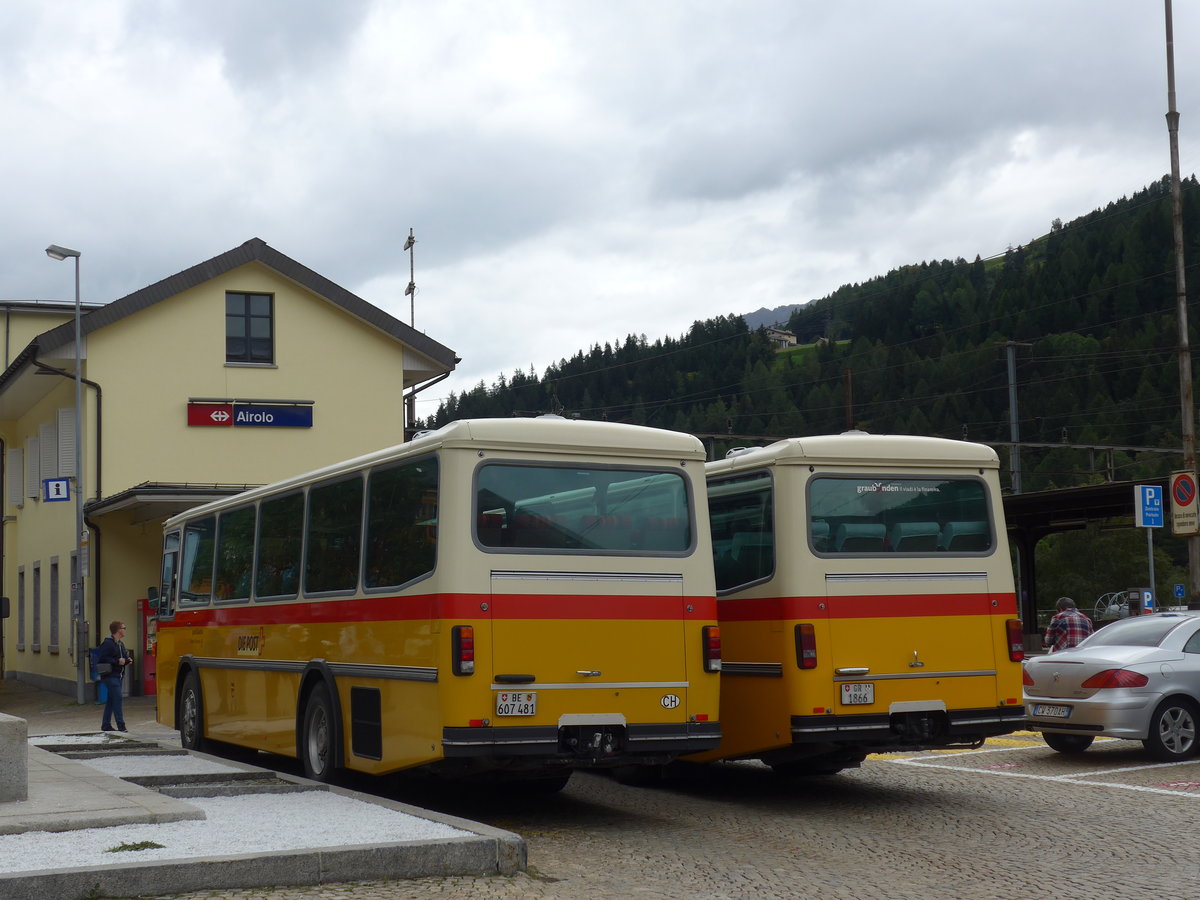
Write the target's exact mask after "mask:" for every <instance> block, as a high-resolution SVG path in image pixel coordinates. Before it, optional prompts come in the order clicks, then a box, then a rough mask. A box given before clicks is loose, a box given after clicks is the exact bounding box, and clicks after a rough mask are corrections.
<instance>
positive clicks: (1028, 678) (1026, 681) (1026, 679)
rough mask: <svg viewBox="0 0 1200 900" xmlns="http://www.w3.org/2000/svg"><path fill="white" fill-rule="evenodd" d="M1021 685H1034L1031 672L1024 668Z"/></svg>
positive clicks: (1022, 669)
mask: <svg viewBox="0 0 1200 900" xmlns="http://www.w3.org/2000/svg"><path fill="white" fill-rule="evenodd" d="M1021 684H1023V685H1025V686H1026V687H1030V686H1032V685H1033V676H1032V675H1030V674H1029V670H1028V669H1026V668H1025V667H1024V666H1021Z"/></svg>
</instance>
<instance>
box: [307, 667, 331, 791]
mask: <svg viewBox="0 0 1200 900" xmlns="http://www.w3.org/2000/svg"><path fill="white" fill-rule="evenodd" d="M336 734H337V723H336V722H335V721H334V719H333V703H332V702H330V699H329V688H328V687H326V686H325V685H324V684H323V683H322V684H318V685H317V686H316V687H314V688H313V689H312V693H311V694H309V695H308V703H307V704H305V707H304V728H303V730H302V732H301V735H300V763H301V765H302V766H303V767H304V777H305V778H308V779H311V780H312V781H320V782H328V781H329V780H330V778H332V777H333V763H334V758H335V757H334V735H336Z"/></svg>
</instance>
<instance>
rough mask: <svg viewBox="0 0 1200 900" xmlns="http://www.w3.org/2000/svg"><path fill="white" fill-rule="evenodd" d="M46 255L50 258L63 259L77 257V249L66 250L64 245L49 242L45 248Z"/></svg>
mask: <svg viewBox="0 0 1200 900" xmlns="http://www.w3.org/2000/svg"><path fill="white" fill-rule="evenodd" d="M46 255H47V256H48V257H50V258H51V259H57V260H64V259H67V258H69V257H74V258H76V259H78V258H79V255H80V254H79V251H78V250H68V249H67V248H66V247H60V246H58V244H51V245H50V246H49V247H47V248H46Z"/></svg>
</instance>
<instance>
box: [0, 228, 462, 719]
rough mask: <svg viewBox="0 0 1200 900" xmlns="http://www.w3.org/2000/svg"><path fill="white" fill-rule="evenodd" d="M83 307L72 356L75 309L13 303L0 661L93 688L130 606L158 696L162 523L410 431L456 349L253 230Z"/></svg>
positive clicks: (8, 315)
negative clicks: (99, 661) (111, 635)
mask: <svg viewBox="0 0 1200 900" xmlns="http://www.w3.org/2000/svg"><path fill="white" fill-rule="evenodd" d="M75 264H76V265H78V260H75ZM63 275H64V280H67V279H68V278H69V275H68V273H67V271H66V270H64V272H63ZM80 308H81V315H80V323H79V324H80V333H81V335H82V340H81V341H80V345H79V352H78V353H76V346H75V304H74V303H46V302H34V301H12V302H7V303H6V302H2V301H0V315H3V317H4V322H3V328H4V331H3V345H4V362H5V368H4V371H3V373H2V374H0V442H2V444H3V453H2V454H0V460H2V464H3V476H2V477H0V487H2V489H3V525H0V540H2V549H3V557H2V559H3V564H2V568H3V571H2V584H3V588H2V590H3V596H4V598H6V603H5V605H6V606H7V610H8V616H7V617H4V618H0V654H2V655H0V674H2V675H3V676H4V677H7V678H16V679H20V680H23V681H28V682H31V683H33V684H36V685H37V686H38V687H41V688H45V689H49V690H54V691H58V692H60V693H63V694H67V695H74V694H77V693H78V694H80V695H81V698H82V695H83V694H84V692H85V689H86V690H87V691H88V696H89V697H90V696H94V694H92V693H91V688H90V685H89V684H88V682H89V681H90V678H89V675H88V674H87V671H88V666H87V665H86V660H87V651H88V649H90V648H91V647H95V646H98V645H99V643H100V641H101V640H102V639H103V638H104V637H106V636H107V635H108V623H109V622H110V621H112V620H114V619H120V620H123V621H124V622H126V623H127V625H128V632H127V635H126V644H127V645H128V646H129V648H130V649H131V650H132V651H133V653H134V657H135V677H134V679H133V683H132V684H131V686H130V688H131V690H132V692H133V693H138V692H141V691H147V692H149V691H152V690H153V689H154V683H153V681H154V679H153V675H154V673H153V657H152V655H149V656H148V654H147V648H148V645H149V644H151V643H152V642H153V640H154V633H153V631H154V629H153V622H152V620H151V619H150V617H149V612H150V604H149V603H148V602H147V598H148V596H149V595H150V592H149V591H148V588H149V587H150V586H153V585H157V583H158V578H159V565H160V557H161V550H162V527H161V526H162V522H163V520H164V519H166V518H167V517H169V516H171V515H174V514H175V513H178V512H180V511H182V510H185V509H188V508H190V507H192V506H196V505H198V504H200V503H204V502H207V501H209V500H213V499H216V498H218V497H222V496H227V495H229V494H231V493H236V492H238V491H240V490H243V489H245V488H246V487H250V486H255V485H259V484H265V483H268V482H271V481H275V480H278V479H280V478H285V477H287V476H291V475H296V474H300V473H302V472H306V471H309V470H311V469H315V468H317V467H319V466H323V465H327V464H330V463H334V462H337V461H338V460H342V459H347V458H350V457H353V456H357V455H360V454H362V453H366V452H368V451H371V450H376V449H379V448H382V447H388V446H392V445H395V444H399V443H401V442H403V441H404V440H405V439H406V436H407V434H406V432H409V433H410V432H411V429H412V427H413V426H414V424H415V402H414V396H415V394H416V393H417V392H419V391H421V390H423V389H425V388H427V387H430V386H432V385H433V384H436V383H437V382H438V381H440V380H441V379H443V378H445V377H446V376H447V375H449V374H450V372H451V371H453V369H454V366H455V365H456V363H457V362H458V361H459V360H458V359H457V357H456V356H455V354H454V353H453V351H451V350H449V349H448V348H446V347H444V346H443V345H441V344H439V343H438V342H437V341H435V340H433V339H431V338H429V337H427V336H426V335H424V334H422V333H420V332H418V331H416V330H415V329H414V328H412V327H411V326H409V325H406V324H404V323H403V322H401V321H399V320H398V319H396V318H395V317H393V316H391V315H389V314H388V313H386V312H384V311H383V310H382V309H380V308H378V307H376V306H374V305H372V304H371V303H368V302H367V301H366V300H363V299H362V298H360V297H358V296H355V295H354V294H352V293H350V292H349V291H347V290H346V289H345V288H342V287H340V286H338V285H337V284H334V283H333V282H332V281H330V280H329V279H327V278H325V277H323V276H321V275H320V274H318V273H317V272H314V271H313V270H312V269H309V268H307V267H305V266H303V265H301V264H300V263H299V262H297V261H295V260H293V259H291V258H289V257H287V256H285V255H284V254H282V253H280V252H279V251H278V250H275V249H273V248H272V247H270V246H268V245H267V244H266V243H265V242H263V241H262V240H260V239H257V238H255V239H253V240H250V241H247V242H246V243H244V244H242V245H241V246H240V247H236V248H234V249H232V250H230V251H228V252H226V253H222V254H220V255H219V256H215V257H213V258H212V259H209V260H206V261H204V262H201V263H199V264H198V265H195V266H192V267H191V268H189V269H186V270H185V271H183V272H179V273H178V274H176V275H172V276H170V277H168V278H165V279H163V280H162V281H159V282H156V283H155V284H151V285H149V286H148V287H145V288H142V289H141V290H138V291H136V292H134V293H132V294H129V295H128V296H126V297H122V298H121V299H119V300H114V301H113V302H111V303H107V304H103V305H99V304H95V303H89V304H86V305H83V304H81V307H80ZM77 358H78V359H80V360H81V366H80V374H81V378H80V386H81V388H82V402H81V404H80V408H81V413H82V415H81V417H80V428H79V434H80V436H81V440H80V448H81V449H80V452H79V454H78V456H79V458H80V459H81V460H82V463H83V465H82V468H83V479H82V492H81V493H80V494H79V495H76V493H75V491H76V488H77V486H78V484H79V480H78V479H77V478H76V458H77V453H76V444H75V398H76V381H75V373H76V369H75V362H76V359H77ZM77 496H78V497H81V498H82V500H83V505H82V508H83V518H84V522H85V528H84V529H83V530H82V531H81V532H80V533H79V536H78V538H77V534H76V524H75V523H76V515H77V510H76V498H77ZM77 549H78V550H79V551H81V552H80V553H77ZM80 556H81V557H82V566H81V565H80V562H81V559H80V558H79V557H80ZM81 569H82V573H81V572H80V570H81ZM81 574H82V579H81V578H80V575H81ZM80 588H82V590H80ZM80 661H83V662H84V664H82V665H81V664H80Z"/></svg>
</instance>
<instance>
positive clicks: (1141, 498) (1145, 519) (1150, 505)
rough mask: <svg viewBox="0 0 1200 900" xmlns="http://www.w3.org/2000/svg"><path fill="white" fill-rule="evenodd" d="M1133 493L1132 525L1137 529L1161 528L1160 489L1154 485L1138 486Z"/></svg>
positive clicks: (1161, 500) (1161, 496) (1161, 497)
mask: <svg viewBox="0 0 1200 900" xmlns="http://www.w3.org/2000/svg"><path fill="white" fill-rule="evenodd" d="M1133 491H1134V494H1133V513H1134V524H1135V525H1136V526H1137V527H1138V528H1162V527H1163V493H1162V488H1161V487H1159V486H1158V485H1156V484H1139V485H1136V486H1135V487H1134V489H1133Z"/></svg>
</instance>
